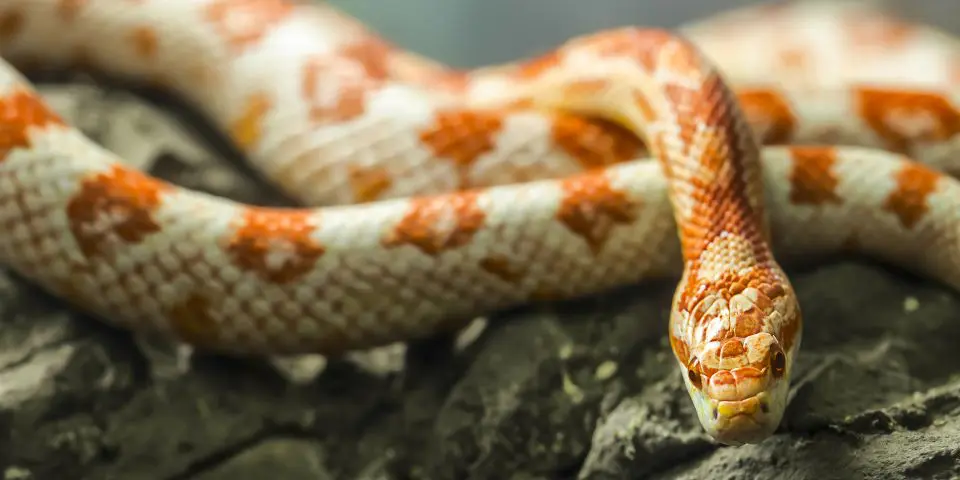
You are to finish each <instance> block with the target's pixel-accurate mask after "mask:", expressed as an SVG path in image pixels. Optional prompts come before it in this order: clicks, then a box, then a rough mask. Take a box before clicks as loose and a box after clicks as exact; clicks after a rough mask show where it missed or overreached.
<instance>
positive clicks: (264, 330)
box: [0, 0, 960, 444]
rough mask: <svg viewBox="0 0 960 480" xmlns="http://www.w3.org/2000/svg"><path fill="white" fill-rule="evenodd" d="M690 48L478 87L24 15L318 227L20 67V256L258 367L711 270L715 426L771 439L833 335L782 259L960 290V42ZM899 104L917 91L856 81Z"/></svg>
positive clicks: (532, 71)
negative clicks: (160, 98)
mask: <svg viewBox="0 0 960 480" xmlns="http://www.w3.org/2000/svg"><path fill="white" fill-rule="evenodd" d="M801 20H803V21H807V22H811V23H808V25H811V24H812V25H820V28H821V30H816V29H809V28H808V29H804V28H794V27H796V26H797V25H800V24H801V23H802V22H801ZM791 28H793V29H792V30H791ZM810 31H818V32H819V33H817V34H816V39H815V41H809V40H810V39H806V40H805V39H803V38H802V36H803V35H804V34H805V33H804V32H807V33H806V34H808V35H809V34H810V33H809V32H810ZM790 32H792V33H790ZM824 32H826V33H824ZM684 33H686V35H685V37H681V36H678V35H676V34H674V33H671V32H668V31H665V30H660V29H637V28H620V29H614V30H610V31H606V32H603V33H599V34H592V35H586V36H583V37H579V38H576V39H573V40H571V41H569V42H567V43H565V44H564V45H562V46H561V47H560V48H558V49H556V50H554V51H552V52H551V53H549V54H546V55H543V56H540V57H538V58H536V59H532V60H528V61H524V62H521V63H516V64H511V65H503V66H497V67H489V68H484V69H478V70H474V71H470V72H454V71H451V70H448V69H446V68H444V67H442V66H440V65H438V64H436V63H433V62H431V61H428V60H426V59H424V58H421V57H418V56H415V55H413V54H411V53H408V52H405V51H401V50H399V49H397V48H396V47H393V46H391V45H389V44H387V43H385V42H384V41H382V40H381V39H379V38H377V37H376V36H374V35H373V34H372V33H370V32H369V31H367V30H366V29H365V28H363V27H362V26H361V25H360V24H358V23H357V22H356V21H354V20H352V19H350V18H348V17H347V16H345V15H343V14H341V13H339V12H336V11H335V10H333V9H332V8H330V7H328V6H326V5H322V4H321V5H306V4H298V3H291V2H289V1H286V0H4V1H3V2H0V53H2V55H3V57H4V58H5V59H6V60H8V61H10V62H12V63H13V64H17V65H30V64H31V63H40V64H44V65H60V66H67V65H76V64H81V65H83V66H87V67H93V68H96V69H97V70H101V71H105V72H108V73H113V74H117V75H121V76H127V77H133V78H136V79H139V80H143V81H148V82H151V83H153V84H155V85H159V86H161V87H163V88H166V89H169V90H172V91H174V92H176V93H178V94H180V95H182V96H183V97H184V98H186V99H187V100H190V101H192V102H193V103H194V104H195V105H196V106H197V107H198V108H199V109H200V110H201V111H203V112H204V113H205V114H207V115H208V117H209V118H210V119H211V120H212V121H213V122H214V123H215V124H216V125H217V126H219V127H221V128H222V129H223V130H224V131H225V132H226V133H227V134H228V135H229V136H230V138H231V139H232V140H233V141H234V142H236V144H237V145H238V146H239V147H240V148H241V149H242V150H243V151H244V152H245V153H246V154H247V156H248V158H249V160H250V162H251V163H252V164H253V165H254V166H255V167H256V168H257V169H258V170H259V171H260V172H262V173H263V175H264V176H265V177H266V178H268V179H269V180H271V181H272V182H274V183H276V184H277V185H278V186H280V187H281V188H283V189H284V190H285V191H286V192H288V193H289V194H291V195H293V196H295V197H296V198H298V199H299V200H301V201H302V202H303V203H305V204H307V205H313V206H316V207H317V208H309V209H279V208H264V207H255V206H249V205H242V204H238V203H235V202H231V201H228V200H225V199H222V198H217V197H214V196H210V195H206V194H202V193H198V192H192V191H188V190H185V189H183V188H179V187H177V186H174V185H171V184H168V183H165V182H163V181H160V180H157V179H154V178H151V177H149V176H147V175H145V174H144V173H141V172H139V171H136V170H134V169H132V168H130V167H127V166H124V165H123V164H122V163H121V162H120V161H119V160H118V159H117V158H116V157H115V156H114V155H113V154H112V153H110V152H108V151H106V150H104V149H103V148H101V147H99V146H97V145H96V144H94V143H93V142H92V141H90V140H88V139H87V138H85V137H84V136H83V135H82V134H81V133H79V132H78V131H77V130H75V129H74V128H72V127H70V126H69V125H66V124H65V123H64V122H63V121H62V120H61V119H60V117H58V116H57V115H56V114H55V113H54V112H53V111H52V110H51V109H50V108H48V107H47V106H46V105H45V103H44V102H43V101H42V100H41V99H40V98H39V97H38V96H37V95H36V94H35V93H34V91H33V90H32V87H31V86H30V85H29V83H27V81H26V80H25V79H24V78H23V77H22V76H21V75H20V74H19V73H18V72H17V71H16V70H14V68H13V67H11V66H10V65H8V64H7V63H0V115H2V116H3V121H2V123H0V142H2V144H3V152H4V154H3V157H2V159H0V225H2V226H3V231H4V234H3V235H0V260H2V263H3V264H5V265H7V266H9V267H10V268H12V269H13V270H15V271H17V272H18V273H20V274H21V275H23V276H24V277H26V278H28V279H30V280H32V281H34V282H36V283H37V284H38V285H41V286H42V287H43V288H45V289H47V290H49V291H50V292H52V293H54V294H56V295H58V296H60V297H62V298H65V299H68V300H69V301H71V302H73V303H75V304H77V305H78V306H80V307H82V308H84V309H86V310H88V311H90V312H94V313H96V314H98V315H99V316H101V317H102V318H104V319H105V320H108V321H110V322H113V323H115V324H117V325H120V326H123V327H126V328H131V329H136V330H143V331H154V332H160V333H164V334H168V335H171V336H173V337H175V338H176V339H178V340H181V341H185V342H188V343H190V344H194V345H197V346H199V347H201V348H206V349H211V350H217V351H223V352H232V353H238V354H289V353H301V352H319V353H325V354H336V353H340V352H343V351H345V350H348V349H358V348H366V347H372V346H376V345H382V344H386V343H390V342H395V341H400V340H408V339H412V338H416V337H420V336H424V335H427V334H430V333H432V332H436V331H438V330H441V329H445V328H453V327H457V326H459V325H463V322H464V321H466V320H468V319H470V318H471V317H472V316H474V315H477V314H481V313H484V312H487V311H490V310H494V309H499V308H504V307H507V306H511V305H516V304H520V303H524V302H528V301H532V300H536V299H550V298H562V297H570V296H581V295H586V294H590V293H593V292H597V291H600V290H603V289H606V288H608V287H611V286H614V285H621V284H626V283H633V282H639V281H641V280H645V279H649V278H653V277H660V276H671V275H672V276H677V275H679V276H680V278H681V280H680V284H679V286H678V289H677V294H676V296H675V298H674V304H673V308H672V310H671V316H670V329H669V332H670V340H671V345H672V347H673V350H674V352H675V354H676V356H677V361H678V362H679V364H680V365H681V367H682V368H683V370H684V372H685V376H684V378H685V382H686V384H687V388H688V391H689V392H690V395H691V398H693V400H694V404H695V406H696V408H697V411H698V414H699V416H700V421H701V423H702V425H703V426H704V428H705V429H706V431H707V432H708V433H709V434H710V435H712V436H713V437H714V438H716V439H717V440H719V441H721V442H725V443H731V444H736V443H743V442H753V441H758V440H761V439H762V438H764V437H766V436H767V435H769V434H770V433H771V432H772V431H773V430H774V429H775V428H776V427H777V426H778V424H779V423H780V418H781V416H782V414H783V410H784V407H785V404H786V392H787V389H788V384H789V378H790V373H791V369H792V365H793V359H794V355H795V353H796V351H797V349H798V346H799V344H800V336H801V331H802V329H801V314H800V309H799V307H798V306H797V301H796V297H795V296H794V292H793V289H792V288H791V285H790V283H789V281H788V279H787V278H786V276H785V275H784V273H783V271H782V270H781V268H780V266H779V265H778V263H777V261H775V260H774V256H773V251H774V249H773V246H776V252H777V255H778V257H777V258H780V257H784V258H787V257H793V256H796V255H806V254H822V253H829V252H835V251H841V250H843V249H854V250H856V251H859V252H863V253H867V254H870V255H873V256H875V257H877V258H880V259H883V260H886V261H891V262H896V263H898V264H900V265H903V266H905V267H908V268H911V269H914V270H916V271H918V272H921V273H923V274H925V275H928V276H931V277H933V278H936V279H938V280H941V281H943V282H945V283H947V284H949V285H951V286H954V287H960V256H958V247H960V242H958V240H960V239H958V235H960V218H958V214H957V212H960V183H958V182H957V181H956V180H954V179H953V178H951V177H950V176H947V175H944V174H943V173H941V171H943V172H947V173H954V172H957V171H960V168H958V166H960V165H958V163H960V162H958V161H957V160H956V153H957V149H958V148H957V142H956V141H955V140H954V134H955V133H956V131H957V129H958V128H960V121H958V118H960V117H958V114H957V112H956V110H954V108H953V104H952V101H951V99H950V98H949V97H947V96H945V94H943V93H941V92H940V89H945V88H948V87H949V86H950V85H952V82H953V80H954V78H956V75H957V74H956V72H957V71H960V69H957V66H958V65H960V62H957V53H956V52H957V48H956V47H954V46H953V44H952V40H951V39H948V38H944V37H942V36H940V35H939V34H937V33H936V32H933V31H932V30H929V29H924V28H920V27H916V26H912V25H907V24H904V23H899V22H895V21H893V20H890V19H889V18H887V17H884V16H882V15H877V14H875V13H871V12H870V11H867V10H862V9H859V7H853V6H837V5H828V4H817V3H812V4H798V5H780V6H774V7H765V8H762V9H753V10H745V11H741V12H737V13H734V14H731V15H728V16H726V17H722V18H718V19H716V20H714V21H712V22H709V23H704V24H701V25H697V26H692V27H690V28H688V29H687V30H685V31H684ZM791 35H793V37H791ZM684 38H689V39H691V40H685V39H684ZM791 38H793V40H794V41H795V43H793V44H790V43H789V42H788V39H791ZM774 40H776V41H774ZM691 41H692V42H693V43H690V42H691ZM694 45H696V46H694ZM701 52H702V53H701ZM714 62H716V64H717V65H719V67H714V66H713V64H714ZM817 62H819V63H817ZM898 62H899V63H898ZM891 65H893V66H894V67H892V68H891ZM907 67H913V68H907ZM718 68H719V69H718ZM815 69H818V70H816V71H815V72H814V70H815ZM721 71H722V72H723V76H721V74H720V72H721ZM904 72H910V73H911V75H914V74H915V75H926V76H925V77H916V76H907V75H906V74H905V73H904ZM725 79H726V80H730V81H731V82H732V83H733V84H735V85H738V88H737V90H736V91H735V92H734V91H731V90H730V89H729V87H728V86H727V83H726V81H725ZM871 79H872V80H882V81H888V82H900V81H902V80H909V81H913V82H916V85H913V86H911V87H910V88H911V89H907V88H903V87H896V86H895V85H894V86H890V87H880V86H872V87H867V86H863V85H857V84H856V83H855V82H856V81H860V80H871ZM757 82H759V83H757ZM764 82H776V83H775V84H774V83H764ZM751 83H755V84H754V85H750V84H751ZM774 85H775V86H774ZM588 115H589V117H588ZM599 118H603V119H605V120H600V119H599ZM758 141H762V142H763V143H769V144H783V143H796V144H803V143H806V144H811V143H846V144H850V145H854V144H855V145H858V146H857V147H853V146H850V147H843V148H839V147H836V148H835V147H830V146H812V145H808V146H793V147H767V148H765V149H763V151H762V154H761V151H760V149H759V146H758ZM866 147H871V148H870V149H868V148H866ZM881 148H882V149H883V150H881ZM647 149H649V152H650V154H651V155H652V156H654V157H656V158H657V159H658V160H659V162H650V161H642V160H640V159H642V158H643V157H644V154H645V152H646V151H647ZM903 154H911V155H913V156H914V157H915V159H914V160H910V159H907V158H905V157H903V156H901V155H903ZM634 160H637V161H634ZM915 160H919V161H922V162H925V163H927V164H929V165H933V166H935V167H938V168H939V170H935V169H933V168H929V167H928V166H923V165H921V164H920V163H918V162H917V161H915ZM320 205H323V207H319V206H320ZM678 234H679V239H680V242H677V241H676V239H677V238H678ZM678 259H682V262H680V261H678ZM681 267H682V269H681Z"/></svg>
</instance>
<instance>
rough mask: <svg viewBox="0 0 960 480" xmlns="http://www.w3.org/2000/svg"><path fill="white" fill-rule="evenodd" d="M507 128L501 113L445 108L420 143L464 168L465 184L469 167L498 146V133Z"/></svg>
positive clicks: (421, 137) (462, 182)
mask: <svg viewBox="0 0 960 480" xmlns="http://www.w3.org/2000/svg"><path fill="white" fill-rule="evenodd" d="M502 128H503V117H502V113H501V112H483V111H475V110H445V111H441V112H438V113H437V114H436V118H435V120H434V122H433V123H432V124H431V125H430V127H428V128H427V129H425V130H422V131H421V132H420V134H419V136H420V142H421V143H422V144H423V145H424V146H425V147H426V148H428V149H429V150H430V152H431V153H432V154H433V155H434V156H435V157H436V158H438V159H443V160H449V161H452V162H453V164H454V165H455V166H456V167H457V168H458V169H459V170H460V173H461V186H462V187H463V186H467V182H466V180H465V179H464V178H463V177H464V176H465V174H466V172H465V170H466V169H467V168H468V167H470V166H471V165H472V164H473V162H475V161H476V160H477V159H478V158H479V157H480V156H481V155H483V154H485V153H488V152H490V151H492V150H493V149H494V147H495V146H496V144H495V140H496V135H497V134H498V133H499V132H500V130H501V129H502Z"/></svg>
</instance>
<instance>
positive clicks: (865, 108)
mask: <svg viewBox="0 0 960 480" xmlns="http://www.w3.org/2000/svg"><path fill="white" fill-rule="evenodd" d="M856 94H857V104H858V107H859V113H860V116H861V118H863V120H864V121H865V122H866V123H867V125H869V126H870V128H872V129H873V131H874V132H876V133H877V135H880V137H882V138H883V140H884V141H885V142H886V144H887V146H888V148H890V149H891V150H893V151H895V152H898V153H907V151H908V150H909V148H910V146H911V145H912V144H914V143H916V142H920V141H943V140H947V139H949V138H951V137H953V136H954V135H956V134H957V133H960V113H958V112H957V110H956V109H955V108H954V107H953V105H952V104H951V103H950V100H948V99H947V98H946V97H944V96H943V95H940V94H937V93H927V92H907V91H896V92H891V91H887V90H880V89H871V88H861V89H859V90H857V92H856ZM903 124H909V125H910V126H909V127H908V129H905V128H904V127H902V126H901V125H903ZM917 126H921V127H923V128H920V129H917V128H916V127H917Z"/></svg>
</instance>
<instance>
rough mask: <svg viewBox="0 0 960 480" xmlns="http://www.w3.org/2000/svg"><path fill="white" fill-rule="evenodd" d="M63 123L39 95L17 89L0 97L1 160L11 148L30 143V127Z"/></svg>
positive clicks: (22, 146) (25, 145)
mask: <svg viewBox="0 0 960 480" xmlns="http://www.w3.org/2000/svg"><path fill="white" fill-rule="evenodd" d="M51 124H52V125H63V124H64V122H63V119H61V118H60V116H59V115H57V114H56V113H55V112H54V111H53V110H52V109H50V108H49V107H48V106H47V105H46V104H45V103H43V101H42V100H40V98H39V97H37V95H36V94H35V93H33V92H31V91H29V90H25V89H17V90H16V91H14V92H12V93H10V94H9V95H7V96H5V97H3V98H0V161H2V159H3V158H6V156H7V154H9V153H10V150H13V149H15V148H24V147H27V146H29V145H30V138H29V136H30V129H31V128H32V127H43V126H46V125H51Z"/></svg>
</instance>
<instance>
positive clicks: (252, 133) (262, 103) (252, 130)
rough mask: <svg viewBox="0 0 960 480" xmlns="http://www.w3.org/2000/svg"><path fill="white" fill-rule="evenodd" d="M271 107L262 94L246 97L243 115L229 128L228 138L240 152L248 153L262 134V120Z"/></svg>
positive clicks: (265, 96) (267, 99)
mask: <svg viewBox="0 0 960 480" xmlns="http://www.w3.org/2000/svg"><path fill="white" fill-rule="evenodd" d="M271 107H272V105H271V102H270V99H269V98H267V95H266V94H264V93H257V94H253V95H251V96H249V97H247V100H246V105H244V108H243V113H241V114H240V116H239V117H238V118H237V120H235V121H234V122H233V124H232V125H231V126H230V128H229V131H230V136H231V138H233V141H234V142H236V143H237V146H239V147H240V148H241V149H242V150H246V151H250V150H251V149H253V147H254V146H255V145H256V144H257V142H259V141H260V137H261V135H262V134H263V118H264V117H265V116H266V114H267V112H268V111H269V110H270V108H271Z"/></svg>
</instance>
